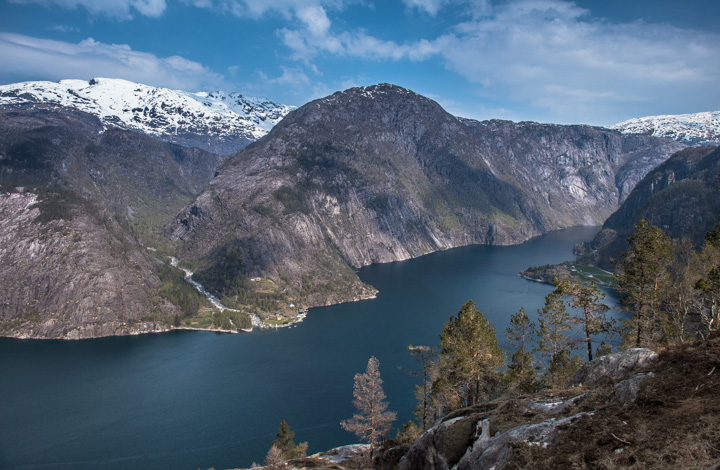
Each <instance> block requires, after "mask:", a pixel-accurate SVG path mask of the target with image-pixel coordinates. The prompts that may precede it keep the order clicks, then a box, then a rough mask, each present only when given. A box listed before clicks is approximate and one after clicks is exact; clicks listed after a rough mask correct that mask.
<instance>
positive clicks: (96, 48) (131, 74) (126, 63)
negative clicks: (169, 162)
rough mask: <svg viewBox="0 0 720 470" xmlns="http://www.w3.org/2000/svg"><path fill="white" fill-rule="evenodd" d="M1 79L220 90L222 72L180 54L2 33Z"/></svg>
mask: <svg viewBox="0 0 720 470" xmlns="http://www.w3.org/2000/svg"><path fill="white" fill-rule="evenodd" d="M0 62H1V63H2V64H3V67H2V68H1V69H0V82H2V83H11V82H16V81H21V80H22V81H24V80H51V81H56V80H62V79H66V78H78V79H85V80H88V79H91V78H94V77H111V78H124V79H126V80H132V81H136V82H139V83H144V84H147V85H153V86H163V87H168V88H178V89H183V90H199V89H206V88H223V87H224V86H223V85H224V80H223V77H222V76H221V75H218V74H216V73H215V72H213V71H211V70H209V69H208V68H207V67H205V66H203V65H202V64H199V63H197V62H193V61H191V60H188V59H185V58H183V57H179V56H171V57H157V56H155V55H153V54H150V53H147V52H139V51H134V50H132V49H131V48H130V46H128V45H125V44H104V43H101V42H97V41H95V40H93V39H92V38H89V39H86V40H84V41H81V42H80V43H77V44H75V43H68V42H63V41H53V40H48V39H37V38H33V37H29V36H22V35H18V34H10V33H0Z"/></svg>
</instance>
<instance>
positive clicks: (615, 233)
mask: <svg viewBox="0 0 720 470" xmlns="http://www.w3.org/2000/svg"><path fill="white" fill-rule="evenodd" d="M718 175H720V147H711V146H706V147H692V148H687V149H684V150H681V151H680V152H677V153H676V154H674V155H672V156H671V157H670V158H669V159H668V160H667V161H666V162H664V163H663V164H661V165H660V166H658V167H657V168H655V169H654V170H652V171H651V172H650V173H648V174H647V176H645V178H643V180H642V181H640V182H639V183H638V184H637V186H635V189H633V191H632V192H631V193H630V195H629V196H628V198H627V200H626V201H625V202H624V203H623V204H622V205H621V206H620V208H619V209H618V210H617V211H616V212H615V213H613V214H612V215H611V216H610V217H609V218H608V220H607V221H606V222H605V224H604V225H603V228H602V230H601V231H600V233H598V234H597V236H596V237H595V239H594V240H593V241H592V242H591V243H590V246H589V248H590V250H591V253H590V254H589V255H588V256H590V257H591V260H592V261H593V263H594V264H597V265H599V266H600V267H602V268H604V269H610V268H611V267H612V264H611V262H610V259H611V258H615V259H619V257H620V254H621V253H622V252H624V251H625V250H627V248H628V244H627V238H628V237H630V236H631V235H632V233H633V230H634V226H635V224H637V222H638V221H639V220H640V217H645V218H646V219H647V220H648V221H649V222H650V223H651V224H652V225H657V226H658V227H660V228H662V229H663V231H664V232H665V233H666V234H667V235H669V236H670V237H672V238H682V237H685V238H688V239H690V240H691V241H692V242H693V243H694V245H695V246H696V247H699V246H700V245H701V244H702V243H703V240H704V237H705V234H706V233H707V232H708V231H710V230H711V229H712V228H713V227H714V226H715V224H716V223H717V221H718V218H719V217H720V191H718Z"/></svg>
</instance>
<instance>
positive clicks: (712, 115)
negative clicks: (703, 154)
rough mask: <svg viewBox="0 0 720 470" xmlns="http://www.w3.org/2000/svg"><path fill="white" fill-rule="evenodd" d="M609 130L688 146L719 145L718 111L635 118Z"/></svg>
mask: <svg viewBox="0 0 720 470" xmlns="http://www.w3.org/2000/svg"><path fill="white" fill-rule="evenodd" d="M610 128H611V129H616V130H618V131H620V132H622V133H623V134H647V135H652V136H655V137H668V138H670V139H674V140H677V141H680V142H686V143H690V144H713V145H718V144H720V111H711V112H705V113H695V114H678V115H675V116H648V117H642V118H635V119H630V120H627V121H625V122H621V123H619V124H615V125H614V126H610Z"/></svg>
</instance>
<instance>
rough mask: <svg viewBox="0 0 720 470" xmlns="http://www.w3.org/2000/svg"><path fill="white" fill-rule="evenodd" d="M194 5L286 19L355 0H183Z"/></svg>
mask: <svg viewBox="0 0 720 470" xmlns="http://www.w3.org/2000/svg"><path fill="white" fill-rule="evenodd" d="M184 1H186V2H189V3H191V4H192V5H194V6H196V7H201V8H210V9H214V10H217V11H220V12H223V13H230V14H232V15H235V16H239V17H250V18H256V19H257V18H260V17H261V16H263V15H265V14H269V13H275V14H280V15H282V16H284V17H285V18H287V19H290V18H292V17H295V16H299V15H298V13H299V12H301V11H307V10H312V9H317V8H332V9H342V8H343V7H344V6H345V5H346V4H348V3H351V2H353V1H355V0H184Z"/></svg>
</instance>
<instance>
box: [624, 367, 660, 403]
mask: <svg viewBox="0 0 720 470" xmlns="http://www.w3.org/2000/svg"><path fill="white" fill-rule="evenodd" d="M654 376H655V374H653V373H652V372H648V373H647V374H635V375H633V376H632V377H629V378H627V379H625V380H622V381H620V382H618V383H617V384H615V398H617V399H618V401H619V402H620V403H622V404H623V405H624V404H627V403H632V402H634V401H635V399H636V398H637V395H638V392H639V391H640V384H641V383H643V382H644V381H645V380H647V379H649V378H651V377H654Z"/></svg>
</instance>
